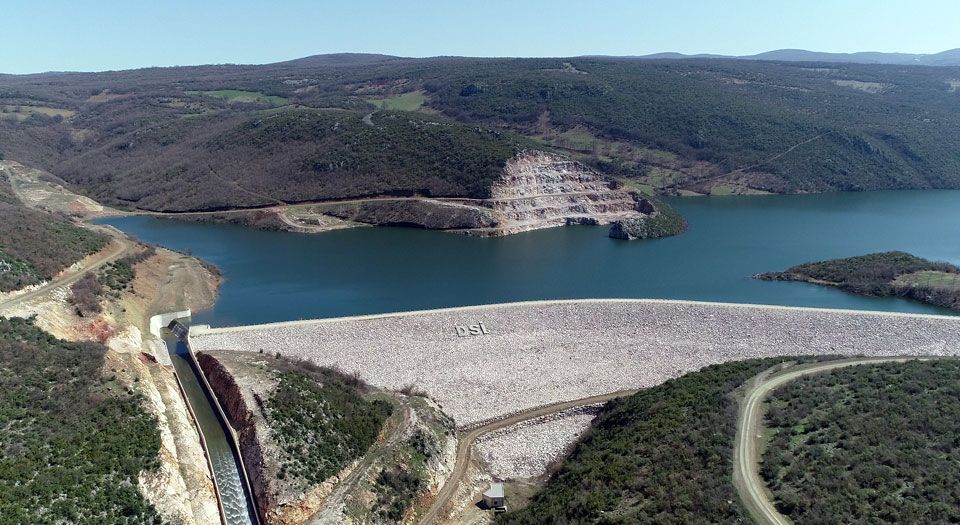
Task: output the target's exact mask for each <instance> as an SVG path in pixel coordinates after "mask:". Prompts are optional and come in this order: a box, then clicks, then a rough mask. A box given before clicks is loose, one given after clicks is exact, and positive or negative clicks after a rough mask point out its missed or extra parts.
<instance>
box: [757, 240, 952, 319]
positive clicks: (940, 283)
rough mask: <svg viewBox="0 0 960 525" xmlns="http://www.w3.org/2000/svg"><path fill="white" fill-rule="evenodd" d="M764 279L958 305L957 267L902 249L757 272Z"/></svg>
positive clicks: (950, 306) (936, 303) (944, 304)
mask: <svg viewBox="0 0 960 525" xmlns="http://www.w3.org/2000/svg"><path fill="white" fill-rule="evenodd" d="M757 278H759V279H762V280H766V281H802V282H809V283H814V284H820V285H826V286H836V287H838V288H840V289H842V290H846V291H848V292H852V293H858V294H861V295H872V296H878V297H905V298H908V299H913V300H917V301H921V302H925V303H930V304H933V305H936V306H944V307H947V308H960V268H958V267H957V266H954V265H952V264H949V263H945V262H931V261H928V260H926V259H922V258H920V257H916V256H913V255H910V254H908V253H904V252H883V253H872V254H869V255H861V256H857V257H848V258H846V259H835V260H831V261H820V262H814V263H807V264H801V265H798V266H794V267H792V268H788V269H787V270H785V271H783V272H770V273H763V274H759V275H757Z"/></svg>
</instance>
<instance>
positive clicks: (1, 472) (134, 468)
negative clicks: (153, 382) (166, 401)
mask: <svg viewBox="0 0 960 525" xmlns="http://www.w3.org/2000/svg"><path fill="white" fill-rule="evenodd" d="M105 353H106V347H104V346H103V345H100V344H96V343H71V342H67V341H62V340H59V339H56V338H54V337H53V336H51V335H49V334H47V333H45V332H43V331H42V330H40V329H39V328H37V327H36V326H34V325H33V323H32V322H31V321H29V320H25V319H19V318H12V319H5V318H3V317H0V362H2V363H3V366H2V367H0V389H2V391H3V396H0V421H3V425H2V426H0V515H2V516H3V518H2V521H3V522H4V523H90V524H92V523H97V524H118V525H119V524H126V523H161V519H160V517H159V516H158V515H157V511H156V509H155V508H154V507H153V505H151V504H150V503H149V502H147V501H146V500H145V499H144V497H143V495H142V494H141V493H140V491H139V490H138V488H137V484H138V479H139V476H140V474H141V473H142V472H143V471H145V470H153V469H156V468H157V467H159V463H158V460H157V451H158V450H159V449H160V432H159V431H158V430H157V426H156V422H155V421H154V420H153V419H152V417H151V416H149V415H147V414H146V413H145V412H144V410H143V407H142V406H141V403H140V400H139V398H138V396H137V395H136V394H135V393H134V391H133V390H132V389H130V390H128V389H127V388H126V387H124V386H123V385H122V384H120V383H119V382H117V381H116V380H115V377H116V374H112V375H106V374H104V369H105V364H104V355H105Z"/></svg>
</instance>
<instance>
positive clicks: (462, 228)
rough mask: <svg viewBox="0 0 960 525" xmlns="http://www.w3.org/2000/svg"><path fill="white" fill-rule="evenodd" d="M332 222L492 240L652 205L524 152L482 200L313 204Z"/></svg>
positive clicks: (646, 211) (590, 174)
mask: <svg viewBox="0 0 960 525" xmlns="http://www.w3.org/2000/svg"><path fill="white" fill-rule="evenodd" d="M312 211H314V212H316V213H319V214H323V215H326V216H330V217H335V218H337V219H340V220H346V221H352V222H355V223H365V224H374V225H381V226H414V227H420V228H427V229H434V230H444V231H450V232H454V233H462V234H467V235H477V236H482V237H492V236H499V235H509V234H512V233H519V232H524V231H529V230H538V229H542V228H551V227H555V226H564V225H568V224H611V223H616V222H618V221H631V220H632V221H638V220H640V221H642V220H644V219H646V218H648V217H653V216H655V215H656V214H657V209H656V208H655V206H654V205H653V204H652V203H651V202H650V201H648V200H647V199H645V198H643V197H642V196H640V195H639V194H638V193H636V192H633V191H630V190H627V189H625V188H624V187H623V185H622V184H621V183H619V182H617V181H614V180H611V179H609V178H607V177H604V176H603V175H602V174H600V173H598V172H596V171H594V170H592V169H590V168H589V167H587V166H585V165H583V164H581V163H579V162H576V161H573V160H570V159H568V158H566V157H562V156H560V155H554V154H550V153H545V152H542V151H524V152H522V153H520V154H518V155H516V156H515V157H513V158H512V159H510V160H508V161H507V163H506V165H505V166H504V168H503V171H502V173H501V175H500V177H499V178H497V179H496V180H495V181H494V183H493V185H492V186H491V188H490V196H489V198H486V199H467V198H429V197H383V198H369V199H357V200H351V201H344V202H335V203H325V204H318V205H316V206H314V207H313V208H312Z"/></svg>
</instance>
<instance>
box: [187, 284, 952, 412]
mask: <svg viewBox="0 0 960 525" xmlns="http://www.w3.org/2000/svg"><path fill="white" fill-rule="evenodd" d="M481 322H482V323H483V331H481V330H479V329H478V330H477V332H478V333H477V334H475V335H471V336H466V337H464V336H461V335H460V334H461V333H462V331H461V330H458V327H460V328H462V327H464V326H470V325H476V326H479V323H481ZM191 342H192V344H193V347H194V348H195V349H196V351H198V352H199V351H202V352H205V353H210V354H212V355H214V356H215V355H216V352H217V351H247V352H259V351H263V352H265V353H267V354H274V353H281V354H282V355H283V356H285V357H290V358H303V359H308V360H310V361H313V362H315V363H316V364H318V365H322V366H331V367H337V368H339V369H341V370H343V371H345V372H348V373H357V374H359V376H360V377H361V378H362V379H363V380H365V381H367V382H368V383H370V384H372V385H375V386H378V387H382V388H386V389H390V390H400V389H402V388H404V387H405V386H409V385H412V386H413V387H415V388H417V389H419V390H423V391H425V392H426V393H427V394H428V395H429V396H430V397H431V398H433V399H435V400H436V401H437V402H439V403H440V404H441V405H442V407H443V410H444V412H445V413H447V414H448V415H450V416H451V417H453V418H454V420H455V421H456V423H457V425H458V426H459V427H460V428H466V427H470V426H475V425H478V424H482V423H484V422H486V421H490V420H495V419H498V418H502V417H504V416H507V415H510V414H514V413H519V412H523V411H526V410H530V409H533V408H536V407H539V406H543V405H547V404H552V403H558V402H563V401H570V400H575V399H583V398H587V397H591V396H596V395H600V394H607V393H610V392H616V391H621V390H628V389H636V388H645V387H651V386H654V385H657V384H660V383H663V382H664V381H666V380H668V379H671V378H675V377H679V376H681V375H683V374H685V373H687V372H691V371H694V370H698V369H700V368H702V367H705V366H709V365H713V364H719V363H724V362H727V361H736V360H743V359H751V358H760V357H777V356H783V357H790V356H802V355H821V356H859V355H865V356H947V355H949V356H953V355H960V316H944V315H926V314H906V313H892V312H866V311H856V310H838V309H820V308H796V307H779V306H766V305H744V304H728V303H726V304H725V303H708V302H694V301H675V300H646V299H593V300H589V299H588V300H569V301H532V302H521V303H509V304H492V305H482V306H474V307H464V308H448V309H439V310H427V311H415V312H399V313H395V314H384V315H366V316H355V317H344V318H332V319H317V320H305V321H291V322H281V323H272V324H264V325H254V326H239V327H227V328H209V327H206V326H202V325H198V326H196V327H194V329H193V330H191Z"/></svg>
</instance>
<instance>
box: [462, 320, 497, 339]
mask: <svg viewBox="0 0 960 525" xmlns="http://www.w3.org/2000/svg"><path fill="white" fill-rule="evenodd" d="M454 328H455V329H456V330H457V337H473V336H475V335H487V334H489V333H490V332H488V331H487V327H486V326H484V325H483V321H481V322H479V323H477V324H472V325H469V326H459V325H455V326H454Z"/></svg>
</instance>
